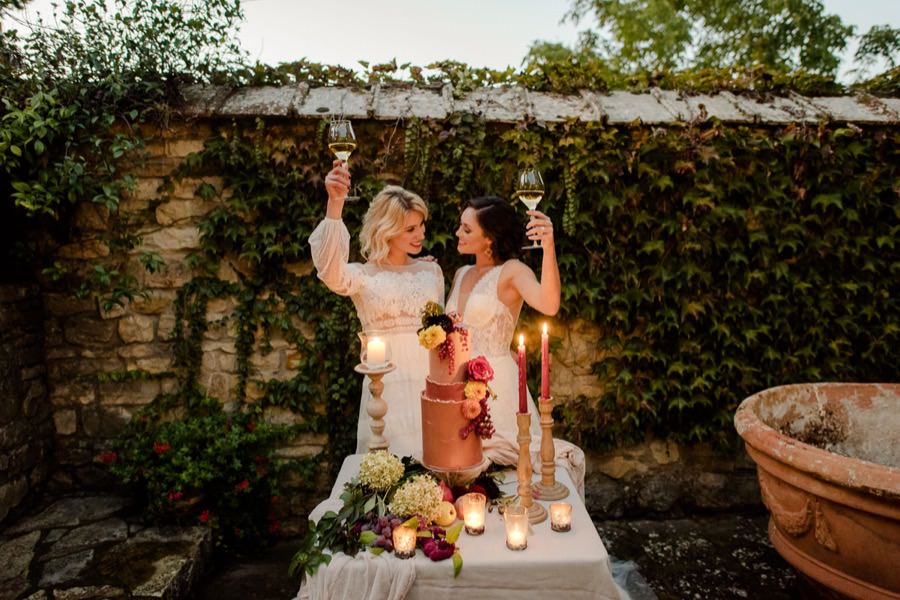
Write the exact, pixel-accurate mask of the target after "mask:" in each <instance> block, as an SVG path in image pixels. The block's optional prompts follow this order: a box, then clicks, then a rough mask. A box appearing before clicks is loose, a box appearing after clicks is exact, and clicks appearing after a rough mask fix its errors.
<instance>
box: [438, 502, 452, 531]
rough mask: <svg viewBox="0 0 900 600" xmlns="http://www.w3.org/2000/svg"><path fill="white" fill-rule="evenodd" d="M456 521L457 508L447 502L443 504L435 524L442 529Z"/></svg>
mask: <svg viewBox="0 0 900 600" xmlns="http://www.w3.org/2000/svg"><path fill="white" fill-rule="evenodd" d="M455 521H456V507H454V506H453V504H452V503H450V502H447V501H446V500H445V501H443V502H441V508H440V510H439V511H438V516H437V519H435V520H434V522H435V523H437V524H438V525H440V526H441V527H449V526H450V525H453V523H454V522H455Z"/></svg>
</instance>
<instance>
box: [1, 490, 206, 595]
mask: <svg viewBox="0 0 900 600" xmlns="http://www.w3.org/2000/svg"><path fill="white" fill-rule="evenodd" d="M211 554H212V536H211V533H210V531H209V530H208V529H206V528H202V527H180V528H179V527H162V528H160V527H145V526H144V525H143V524H142V523H141V522H140V520H139V519H138V518H137V515H136V514H135V513H134V511H133V509H131V507H129V506H128V505H127V502H126V500H125V499H124V498H121V497H118V496H110V495H71V496H65V497H59V498H55V499H51V500H47V501H45V502H43V503H42V505H41V506H39V507H36V508H35V509H34V510H33V511H31V512H30V513H29V514H27V515H25V516H24V517H23V518H21V519H19V520H18V521H16V522H13V523H11V524H9V525H8V526H7V527H5V529H4V530H3V531H2V532H0V598H3V599H4V600H6V599H9V600H13V599H24V600H49V599H50V598H53V599H55V600H87V599H92V600H99V599H103V598H123V599H129V598H130V599H134V600H144V599H147V600H149V599H157V600H180V599H182V598H191V597H193V596H194V592H195V591H196V586H197V583H198V582H199V581H200V579H201V577H202V575H203V572H204V571H205V570H206V569H207V567H208V565H209V562H210V560H211Z"/></svg>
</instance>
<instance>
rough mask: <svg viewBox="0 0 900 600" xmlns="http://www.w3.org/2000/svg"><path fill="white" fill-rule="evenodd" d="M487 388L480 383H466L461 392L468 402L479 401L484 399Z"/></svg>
mask: <svg viewBox="0 0 900 600" xmlns="http://www.w3.org/2000/svg"><path fill="white" fill-rule="evenodd" d="M487 391H488V386H487V384H486V383H484V382H482V381H467V382H466V387H465V389H464V390H463V392H464V393H465V395H466V398H468V399H469V400H481V399H482V398H484V397H485V395H486V394H487Z"/></svg>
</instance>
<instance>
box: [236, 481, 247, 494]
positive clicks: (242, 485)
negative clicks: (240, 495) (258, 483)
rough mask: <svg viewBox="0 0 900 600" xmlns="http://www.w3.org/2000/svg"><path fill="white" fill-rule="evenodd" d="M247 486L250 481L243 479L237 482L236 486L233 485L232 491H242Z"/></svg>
mask: <svg viewBox="0 0 900 600" xmlns="http://www.w3.org/2000/svg"><path fill="white" fill-rule="evenodd" d="M248 487H250V481H249V480H248V479H245V480H243V481H242V482H240V483H239V484H237V485H236V486H234V491H236V492H243V491H244V490H246V489H247V488H248Z"/></svg>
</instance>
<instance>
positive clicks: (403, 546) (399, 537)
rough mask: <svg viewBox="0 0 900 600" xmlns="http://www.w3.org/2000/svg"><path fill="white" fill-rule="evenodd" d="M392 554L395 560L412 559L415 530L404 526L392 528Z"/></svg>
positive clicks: (414, 546) (414, 549)
mask: <svg viewBox="0 0 900 600" xmlns="http://www.w3.org/2000/svg"><path fill="white" fill-rule="evenodd" d="M391 537H392V538H393V540H394V554H396V555H397V558H412V557H413V556H415V554H416V529H415V528H414V527H407V526H405V525H398V526H397V527H394V530H393V532H392V534H391Z"/></svg>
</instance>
